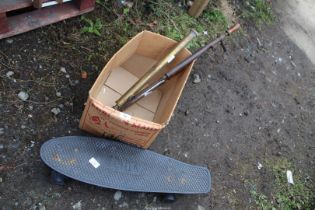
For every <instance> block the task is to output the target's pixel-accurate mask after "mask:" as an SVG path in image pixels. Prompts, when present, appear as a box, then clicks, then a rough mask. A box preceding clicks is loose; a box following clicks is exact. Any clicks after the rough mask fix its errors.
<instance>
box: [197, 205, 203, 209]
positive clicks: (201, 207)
mask: <svg viewBox="0 0 315 210" xmlns="http://www.w3.org/2000/svg"><path fill="white" fill-rule="evenodd" d="M197 209H198V210H205V207H203V206H200V205H198V208H197Z"/></svg>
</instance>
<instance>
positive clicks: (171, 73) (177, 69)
mask: <svg viewBox="0 0 315 210" xmlns="http://www.w3.org/2000/svg"><path fill="white" fill-rule="evenodd" d="M239 28H240V24H236V25H235V26H233V27H232V28H230V29H229V30H227V31H226V33H224V34H222V35H221V36H219V37H218V38H217V39H215V40H214V41H212V42H210V43H208V44H207V45H205V46H204V47H202V48H200V49H199V50H197V52H195V53H194V54H192V55H190V56H189V57H187V58H186V59H184V60H183V61H182V62H180V63H179V64H177V65H176V66H175V67H173V68H172V69H171V70H170V71H169V72H167V73H166V74H164V75H163V77H161V78H160V80H158V81H156V82H154V83H153V84H151V85H150V86H149V87H147V88H144V89H143V90H141V91H140V92H138V93H137V94H135V95H134V96H132V97H130V98H129V99H128V100H127V101H126V103H124V104H123V105H121V106H120V107H119V109H118V110H119V111H124V110H125V109H127V108H128V107H130V106H131V105H132V104H134V103H136V102H137V101H139V100H140V99H142V98H143V97H145V96H147V95H149V94H151V93H152V92H153V91H154V90H155V89H157V88H158V87H160V86H161V85H163V84H164V83H165V82H166V81H167V80H169V79H170V78H171V77H173V76H174V75H176V74H177V73H179V72H181V71H183V70H184V69H185V67H186V66H187V65H189V64H190V63H191V62H193V61H194V60H195V59H196V58H198V57H199V56H201V55H202V54H203V53H205V52H206V51H207V50H208V49H209V48H211V47H213V46H214V45H216V44H217V43H220V42H221V41H222V40H223V39H224V38H225V37H226V36H227V35H230V34H231V33H233V32H234V31H236V30H238V29H239Z"/></svg>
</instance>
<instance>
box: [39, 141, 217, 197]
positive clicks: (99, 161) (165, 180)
mask: <svg viewBox="0 0 315 210" xmlns="http://www.w3.org/2000/svg"><path fill="white" fill-rule="evenodd" d="M40 156H41V158H42V160H43V161H44V162H45V163H46V164H47V165H48V166H49V167H50V168H51V169H52V170H53V171H52V173H51V178H52V181H53V182H54V183H56V184H61V185H62V184H64V180H65V179H64V177H63V175H64V176H65V177H68V178H72V179H75V180H79V181H81V182H85V183H88V184H92V185H97V186H100V187H106V188H112V189H117V190H124V191H135V192H156V193H164V194H166V195H167V196H166V197H165V198H166V200H167V201H172V200H173V199H175V197H174V196H173V195H174V194H176V193H179V194H197V193H208V192H209V191H210V185H211V177H210V172H209V170H208V169H207V168H205V167H200V166H194V165H189V164H186V163H183V162H180V161H177V160H175V159H172V158H169V157H166V156H163V155H160V154H157V153H155V152H152V151H150V150H144V149H140V148H136V147H133V146H130V145H127V144H124V143H120V142H117V141H112V140H107V139H102V138H94V137H82V136H67V137H61V138H56V139H52V140H49V141H47V142H45V143H44V144H43V145H42V147H41V149H40Z"/></svg>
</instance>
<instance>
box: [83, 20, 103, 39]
mask: <svg viewBox="0 0 315 210" xmlns="http://www.w3.org/2000/svg"><path fill="white" fill-rule="evenodd" d="M81 19H82V20H83V21H84V22H85V24H86V25H85V26H84V27H83V28H82V29H81V32H82V33H91V34H95V35H97V36H101V30H102V28H103V24H102V22H101V20H100V19H99V18H97V19H96V20H95V21H93V20H91V19H88V18H86V17H84V16H82V18H81Z"/></svg>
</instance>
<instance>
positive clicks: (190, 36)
mask: <svg viewBox="0 0 315 210" xmlns="http://www.w3.org/2000/svg"><path fill="white" fill-rule="evenodd" d="M197 35H198V33H197V32H196V31H195V30H191V32H190V33H189V34H188V35H187V36H186V37H185V38H184V39H182V40H181V41H180V42H179V43H178V44H177V45H176V46H175V47H174V48H173V49H172V51H171V52H170V53H169V54H168V55H167V56H166V57H164V58H163V59H162V60H160V61H159V62H158V63H157V64H156V65H154V66H153V67H152V68H151V69H150V70H149V71H148V72H146V73H145V74H144V76H143V77H141V78H140V79H139V80H138V81H137V82H136V83H135V84H134V85H133V86H132V87H131V88H130V89H129V90H128V91H127V92H126V93H124V94H123V95H122V96H121V97H120V98H119V99H118V100H117V101H116V106H114V108H117V109H120V108H119V107H120V106H122V105H123V104H124V103H126V101H127V100H128V99H129V98H130V97H132V96H133V95H135V94H136V93H137V92H138V91H140V90H142V89H143V88H144V87H145V85H146V84H147V83H148V81H149V80H150V79H151V78H152V77H154V76H155V75H156V74H157V73H158V72H159V71H160V70H161V69H162V68H163V67H164V66H165V65H166V64H168V63H170V62H172V60H174V58H175V56H176V55H177V54H178V53H179V52H180V51H181V50H182V49H184V48H185V47H186V45H187V44H188V43H189V42H190V41H191V40H192V39H193V38H194V37H196V36H197Z"/></svg>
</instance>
